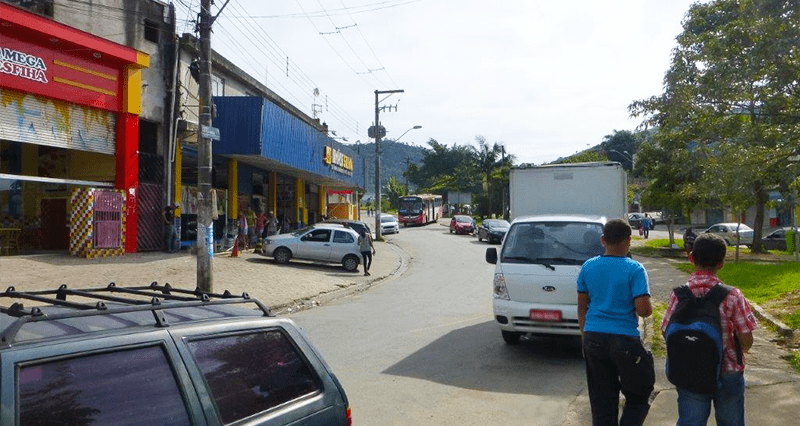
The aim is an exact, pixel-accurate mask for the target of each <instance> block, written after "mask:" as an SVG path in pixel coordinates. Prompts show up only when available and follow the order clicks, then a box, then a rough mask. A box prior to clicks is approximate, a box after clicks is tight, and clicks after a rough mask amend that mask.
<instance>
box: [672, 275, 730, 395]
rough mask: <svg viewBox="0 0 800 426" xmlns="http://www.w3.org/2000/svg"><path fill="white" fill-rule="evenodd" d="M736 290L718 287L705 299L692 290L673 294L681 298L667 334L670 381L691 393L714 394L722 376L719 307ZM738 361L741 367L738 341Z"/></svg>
mask: <svg viewBox="0 0 800 426" xmlns="http://www.w3.org/2000/svg"><path fill="white" fill-rule="evenodd" d="M731 289H732V287H729V286H726V285H724V284H717V285H715V286H714V287H713V288H712V289H711V290H709V291H708V293H706V294H705V295H704V296H703V297H695V296H694V294H692V291H691V290H690V289H689V287H688V286H681V287H676V288H675V289H673V290H672V291H673V292H674V293H675V296H677V298H678V303H677V305H676V306H675V310H674V311H673V313H672V316H671V317H670V319H669V325H668V326H667V331H666V333H665V334H666V343H667V379H669V381H670V383H672V384H674V385H675V386H679V387H681V388H684V389H687V390H689V391H691V392H695V393H702V394H713V393H715V392H716V391H717V389H718V388H719V376H720V373H721V372H722V356H723V355H722V354H723V350H722V333H723V331H722V326H721V323H720V317H719V305H720V303H722V301H723V300H725V298H726V297H727V296H728V293H730V291H731ZM733 340H734V342H733V343H735V344H736V347H737V358H738V361H739V363H740V364H741V351H740V350H739V345H738V343H739V342H738V340H737V339H736V338H734V339H733Z"/></svg>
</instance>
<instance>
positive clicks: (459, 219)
mask: <svg viewBox="0 0 800 426" xmlns="http://www.w3.org/2000/svg"><path fill="white" fill-rule="evenodd" d="M453 232H455V233H456V234H472V233H473V232H475V219H473V218H471V217H469V216H465V215H461V214H457V215H455V216H453V218H452V219H450V233H451V234H452V233H453Z"/></svg>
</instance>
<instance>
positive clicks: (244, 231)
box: [237, 209, 250, 250]
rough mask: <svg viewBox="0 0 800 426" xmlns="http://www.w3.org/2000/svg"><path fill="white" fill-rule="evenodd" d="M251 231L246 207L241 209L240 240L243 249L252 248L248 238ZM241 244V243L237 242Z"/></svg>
mask: <svg viewBox="0 0 800 426" xmlns="http://www.w3.org/2000/svg"><path fill="white" fill-rule="evenodd" d="M249 232H250V229H249V227H248V226H247V217H245V214H244V209H240V210H239V238H238V240H239V241H240V242H241V247H242V250H247V249H249V248H250V244H249V243H248V242H247V240H248V233H249ZM237 244H239V243H237Z"/></svg>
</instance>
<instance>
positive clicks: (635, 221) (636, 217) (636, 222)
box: [628, 213, 656, 229]
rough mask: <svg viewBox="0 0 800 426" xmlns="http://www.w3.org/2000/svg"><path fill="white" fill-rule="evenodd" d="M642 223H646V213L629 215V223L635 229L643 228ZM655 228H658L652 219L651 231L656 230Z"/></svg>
mask: <svg viewBox="0 0 800 426" xmlns="http://www.w3.org/2000/svg"><path fill="white" fill-rule="evenodd" d="M642 222H644V213H628V223H629V224H630V225H631V227H632V228H633V229H639V228H641V227H642ZM655 227H656V221H655V220H654V219H653V218H652V217H651V218H650V229H654V228H655Z"/></svg>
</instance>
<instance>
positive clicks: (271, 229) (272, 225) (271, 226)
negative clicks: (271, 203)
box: [267, 211, 278, 237]
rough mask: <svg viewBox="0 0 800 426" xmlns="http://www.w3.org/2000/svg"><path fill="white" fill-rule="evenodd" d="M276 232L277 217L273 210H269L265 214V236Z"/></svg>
mask: <svg viewBox="0 0 800 426" xmlns="http://www.w3.org/2000/svg"><path fill="white" fill-rule="evenodd" d="M277 233H278V219H276V218H275V213H274V212H273V211H270V212H269V216H267V236H268V237H269V236H272V235H275V234H277Z"/></svg>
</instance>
